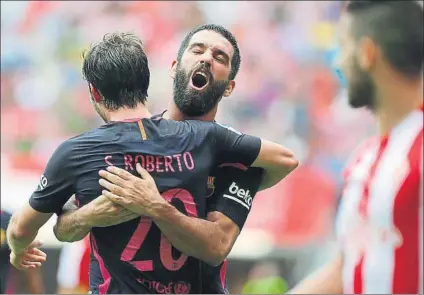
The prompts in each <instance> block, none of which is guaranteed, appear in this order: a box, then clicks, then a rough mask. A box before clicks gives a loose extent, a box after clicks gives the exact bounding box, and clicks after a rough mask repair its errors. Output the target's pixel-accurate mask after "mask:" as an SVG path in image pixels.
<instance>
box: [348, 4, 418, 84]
mask: <svg viewBox="0 0 424 295" xmlns="http://www.w3.org/2000/svg"><path fill="white" fill-rule="evenodd" d="M346 12H347V13H349V14H350V15H352V16H353V33H354V36H355V38H356V39H360V38H362V37H364V36H369V37H370V38H371V39H372V40H373V41H374V42H376V43H377V44H378V45H379V46H380V48H381V50H382V52H383V54H384V56H385V58H386V59H387V61H388V62H389V63H390V64H391V65H392V67H393V68H394V69H395V70H397V71H399V72H400V73H402V74H404V75H405V76H408V77H411V78H417V77H419V76H420V75H421V73H422V68H423V9H422V7H421V5H420V4H419V3H418V1H376V0H374V1H349V2H348V4H347V5H346Z"/></svg>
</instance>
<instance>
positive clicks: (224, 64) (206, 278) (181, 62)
mask: <svg viewBox="0 0 424 295" xmlns="http://www.w3.org/2000/svg"><path fill="white" fill-rule="evenodd" d="M240 60H241V58H240V51H239V48H238V45H237V41H236V39H235V38H234V36H233V35H232V34H231V33H230V32H229V31H228V30H226V29H225V28H223V27H222V26H217V25H203V26H199V27H197V28H195V29H193V30H192V31H191V32H189V33H188V34H187V35H186V37H185V38H184V40H183V42H182V43H181V45H180V49H179V52H178V57H177V58H176V60H174V61H173V63H172V68H171V76H172V78H174V96H173V100H171V102H170V105H169V110H168V111H166V112H165V113H164V114H162V115H163V116H164V117H166V118H168V119H173V120H184V119H190V118H196V119H200V120H206V121H212V120H214V118H215V114H216V112H217V108H218V103H219V101H220V100H221V98H222V96H229V95H230V94H231V92H232V90H234V87H235V81H234V78H235V77H236V75H237V72H238V70H239V67H240ZM202 82H203V83H205V85H203V88H202V89H198V88H196V85H195V84H196V83H202ZM198 86H200V85H198ZM227 88H228V91H227ZM286 165H287V174H288V173H289V172H290V171H291V170H293V169H294V168H295V167H296V166H297V163H296V161H293V159H289V161H287V163H286ZM132 168H134V169H135V168H136V167H132ZM113 169H114V170H113V172H115V173H119V174H120V173H124V170H122V169H119V168H113ZM130 169H131V168H130ZM140 169H141V170H143V169H142V168H140ZM147 169H149V168H148V167H147ZM144 171H145V170H144ZM262 171H263V170H262V169H261V168H254V167H252V168H249V169H248V170H247V171H242V170H240V169H237V168H234V167H222V168H218V169H215V170H214V171H212V173H211V174H210V177H209V178H208V185H209V186H210V190H211V191H212V192H208V195H206V197H207V199H206V204H207V215H206V216H207V217H206V220H202V219H197V218H193V217H190V216H186V215H182V214H178V215H176V214H175V213H176V211H175V210H171V211H167V212H166V213H169V215H166V213H162V214H161V216H162V218H166V220H165V221H162V222H160V221H158V220H156V221H155V223H156V225H158V226H159V228H160V229H161V231H162V233H163V234H164V235H165V236H166V237H167V238H168V239H169V240H170V242H171V244H172V245H173V246H174V247H176V248H177V249H178V250H180V251H181V252H182V253H184V254H186V255H188V256H193V257H195V258H198V259H200V260H202V261H206V263H203V264H202V269H201V278H202V281H203V283H202V292H203V293H211V294H217V293H225V292H226V282H225V277H226V275H225V274H226V261H224V262H223V263H222V261H223V260H224V259H225V258H226V257H227V255H228V253H229V252H230V250H231V248H232V246H233V245H234V242H235V240H236V238H237V237H238V235H239V233H240V231H241V229H242V228H243V225H244V223H245V221H246V219H247V216H248V214H249V212H250V209H251V205H252V200H253V198H254V196H255V194H256V192H257V191H258V189H259V186H260V184H261V180H262ZM101 173H103V174H102V175H103V176H104V177H105V179H108V180H109V181H111V182H112V183H114V182H113V180H114V179H119V180H120V181H121V185H125V186H126V187H125V186H124V187H123V188H126V190H124V191H123V192H121V194H120V196H121V197H123V198H124V199H125V200H126V201H127V202H133V204H127V207H128V208H129V209H132V210H133V211H135V212H137V207H140V208H141V209H142V208H143V207H145V203H144V202H143V199H141V198H140V196H144V197H145V198H150V197H151V195H153V196H154V195H159V192H158V190H157V188H156V186H155V183H154V181H153V179H152V178H147V179H146V177H148V176H147V172H144V174H145V175H146V177H145V180H146V181H145V182H143V181H141V179H139V178H137V177H135V176H134V177H132V176H131V175H130V174H129V173H127V174H126V175H124V176H123V178H121V177H118V178H117V177H114V176H113V175H112V174H111V173H109V172H105V171H102V172H101ZM105 183H106V184H109V182H105ZM114 184H116V185H118V183H116V182H115V183H114ZM109 185H110V184H109ZM199 185H200V186H204V185H205V184H204V183H199ZM268 186H269V184H268ZM266 187H267V184H266V183H262V186H261V188H262V189H263V188H266ZM131 188H132V189H133V190H132V191H131V193H132V195H126V194H125V192H127V191H128V192H129V191H130V189H131ZM242 192H244V198H240V196H239V194H240V193H242ZM116 193H117V194H118V192H116ZM106 194H107V193H106ZM211 194H212V195H211ZM112 200H113V199H112ZM115 201H116V199H115ZM134 203H135V204H134ZM133 205H134V206H133ZM130 206H132V208H130ZM67 207H68V209H69V206H67ZM119 208H120V206H113V204H112V203H111V202H108V201H107V200H105V198H104V197H103V196H102V197H100V198H98V199H97V200H96V201H95V202H92V203H90V204H89V206H85V207H83V208H81V209H79V210H77V211H75V212H69V213H66V214H63V215H61V216H60V218H59V219H58V223H57V225H56V227H55V233H56V236H57V237H58V239H59V240H62V241H68V242H70V241H76V240H79V239H81V238H82V237H83V236H85V235H86V234H87V233H88V232H89V231H90V229H91V227H93V226H107V225H112V224H119V223H122V222H124V221H126V220H128V219H127V218H131V214H127V213H129V212H128V211H126V210H120V209H119ZM135 216H138V215H135ZM142 249H143V248H142V247H141V250H140V251H142ZM217 264H220V265H218V266H216V267H213V266H211V265H217ZM95 268H98V267H96V261H95V260H94V259H93V260H92V271H91V272H90V276H91V279H90V282H91V284H90V285H91V290H92V291H93V292H96V290H97V289H98V287H97V286H98V285H101V283H102V282H103V279H102V278H101V276H100V278H96V276H95V274H96V273H99V272H98V271H95V270H93V269H95ZM146 284H147V283H146Z"/></svg>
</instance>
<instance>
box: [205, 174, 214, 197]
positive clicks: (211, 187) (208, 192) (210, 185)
mask: <svg viewBox="0 0 424 295" xmlns="http://www.w3.org/2000/svg"><path fill="white" fill-rule="evenodd" d="M214 191H215V177H214V176H208V182H207V189H206V198H208V197H210V196H212V194H213V193H214Z"/></svg>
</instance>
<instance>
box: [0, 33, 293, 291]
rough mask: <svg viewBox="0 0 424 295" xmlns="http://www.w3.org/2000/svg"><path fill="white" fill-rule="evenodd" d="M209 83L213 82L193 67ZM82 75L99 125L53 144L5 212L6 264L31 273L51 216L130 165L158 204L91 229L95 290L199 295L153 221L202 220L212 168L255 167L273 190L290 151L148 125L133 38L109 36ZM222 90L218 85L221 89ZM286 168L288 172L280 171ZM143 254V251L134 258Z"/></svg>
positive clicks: (224, 133) (188, 128) (151, 121)
mask: <svg viewBox="0 0 424 295" xmlns="http://www.w3.org/2000/svg"><path fill="white" fill-rule="evenodd" d="M197 73H202V74H201V75H205V76H206V77H207V79H208V82H209V83H213V82H214V77H213V76H210V75H209V72H208V70H207V68H205V66H204V64H203V63H201V64H199V66H197V68H196V70H195V73H194V75H196V74H197ZM83 74H84V77H85V78H86V80H87V81H88V86H89V87H88V88H89V92H90V96H91V98H92V102H93V105H94V108H95V109H96V111H97V112H98V113H99V115H100V116H101V117H102V118H103V119H104V120H105V121H106V122H107V124H106V125H103V126H101V127H100V128H97V129H94V130H92V131H89V132H86V133H84V134H82V135H79V136H76V137H74V138H71V139H69V140H67V141H65V142H64V143H62V144H61V145H60V146H59V147H58V148H57V150H56V151H55V152H54V154H53V155H52V157H51V158H50V160H49V162H48V164H47V167H46V169H45V171H44V174H43V177H42V180H41V181H40V184H39V186H38V188H37V190H36V191H35V192H34V193H33V195H32V196H31V198H30V201H29V204H27V205H26V206H24V208H22V209H21V210H20V211H18V212H17V213H16V214H14V215H13V217H12V219H11V222H10V225H9V228H8V233H7V235H8V242H9V245H10V247H11V250H12V253H11V258H10V260H11V263H12V264H13V265H14V266H15V267H17V268H19V269H24V268H27V267H28V266H33V264H32V263H31V262H28V261H27V260H26V259H25V257H26V256H27V253H26V251H25V249H26V247H27V246H28V245H30V244H31V243H32V242H33V241H34V239H35V237H36V235H37V233H38V230H39V228H40V227H41V226H42V225H43V224H44V223H45V222H46V221H47V220H48V219H49V218H50V217H51V215H52V214H53V213H60V211H61V209H62V207H63V206H64V204H65V203H66V202H67V201H68V200H69V198H70V197H71V196H72V195H73V194H75V196H76V200H77V202H78V204H79V206H84V205H86V204H88V203H90V202H91V201H92V200H93V199H96V198H97V197H98V196H99V195H100V193H101V187H100V185H99V181H98V172H99V170H100V169H105V168H106V167H107V166H110V165H115V166H117V167H122V168H125V169H127V170H128V171H131V172H133V173H135V172H134V170H132V169H131V167H134V165H135V164H136V163H142V164H143V165H145V167H151V168H152V171H151V173H152V175H153V177H154V178H155V180H156V183H157V185H158V188H159V190H160V191H161V192H162V196H161V197H156V198H151V199H150V200H149V204H147V206H146V207H144V208H143V210H140V211H138V212H136V213H137V214H138V215H143V217H142V218H136V219H133V220H130V221H128V222H125V223H122V224H119V225H117V226H109V227H103V228H101V227H95V228H92V229H91V233H92V235H91V244H92V247H93V251H94V254H95V256H96V259H97V261H98V262H99V264H100V270H101V272H102V276H103V278H104V280H105V281H104V284H102V285H101V287H100V290H99V291H100V293H152V292H167V293H170V292H176V293H188V292H190V293H198V292H199V291H201V282H200V280H199V275H200V264H199V262H198V260H197V259H195V258H192V257H187V256H186V255H183V254H181V253H179V251H177V250H175V249H174V248H173V247H172V245H171V244H170V243H169V241H168V240H167V239H166V238H165V237H164V236H163V234H162V233H161V232H160V230H159V229H158V227H156V225H154V224H153V221H157V222H162V221H166V222H168V220H166V219H163V218H162V216H164V215H165V216H166V214H165V213H166V212H169V211H174V212H175V214H180V215H183V214H181V213H180V212H179V210H177V209H176V208H175V207H174V206H171V205H170V203H169V202H172V203H173V204H174V205H175V206H177V207H178V208H179V209H181V210H182V211H184V212H186V214H188V215H190V216H194V217H197V216H199V217H201V218H205V217H206V216H205V212H206V200H205V195H206V186H199V185H198V183H202V182H203V183H206V181H207V179H208V176H209V172H210V171H211V170H212V169H213V168H214V167H218V166H220V165H228V163H236V164H237V165H238V166H242V167H249V166H253V167H262V168H264V170H265V173H264V182H265V183H268V182H269V184H270V185H272V184H273V183H275V182H277V181H279V180H281V179H282V178H283V177H284V176H286V175H287V173H288V172H289V171H290V170H291V169H292V164H293V162H295V160H294V159H293V154H292V153H291V152H290V151H288V150H287V149H285V148H284V147H282V146H280V145H277V144H275V143H272V142H269V141H266V140H261V139H259V138H257V137H253V136H249V135H245V134H241V133H238V132H234V131H233V130H230V129H229V128H225V127H223V126H221V125H218V124H216V123H213V122H201V121H185V122H178V121H169V120H165V119H162V118H160V117H156V118H150V114H149V112H148V110H147V108H146V107H145V102H146V99H147V89H148V85H149V80H150V73H149V68H148V61H147V57H146V55H145V54H144V51H143V48H142V44H141V41H140V40H139V39H138V38H137V37H136V36H134V35H131V34H110V35H107V36H105V37H104V38H103V40H102V41H101V42H99V43H97V44H95V45H94V46H93V47H92V48H91V49H90V50H89V51H88V52H87V54H86V55H85V58H84V63H83ZM230 88H231V85H230V83H228V85H227V86H226V88H225V91H229V89H230ZM288 164H289V165H288ZM141 248H142V251H139V250H140V249H141Z"/></svg>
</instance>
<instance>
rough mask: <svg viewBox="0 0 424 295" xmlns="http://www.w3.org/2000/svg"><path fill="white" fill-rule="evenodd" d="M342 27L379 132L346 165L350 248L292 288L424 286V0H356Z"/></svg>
mask: <svg viewBox="0 0 424 295" xmlns="http://www.w3.org/2000/svg"><path fill="white" fill-rule="evenodd" d="M340 31H341V32H340V43H341V44H340V45H341V55H340V67H341V69H342V71H343V73H344V75H345V77H346V81H347V87H348V99H349V103H350V105H351V106H352V107H353V108H361V107H366V108H368V109H370V110H371V111H372V112H373V114H374V116H375V118H376V120H377V122H378V128H379V134H378V136H376V137H375V138H372V139H370V140H368V141H366V142H365V143H364V144H363V145H362V146H360V147H359V148H358V149H357V151H356V152H354V154H353V156H352V158H351V160H350V161H349V162H348V165H347V168H346V170H345V173H344V190H343V196H342V201H341V207H340V210H339V217H338V221H337V234H338V237H339V246H340V251H339V252H338V254H337V255H335V258H334V260H333V261H331V262H330V263H329V264H328V265H326V266H325V267H323V268H322V269H321V270H318V271H317V273H316V274H314V275H312V276H311V277H310V278H308V279H306V280H305V281H304V282H302V283H300V284H299V285H298V286H297V287H296V288H294V289H293V290H292V291H291V293H292V294H311V293H314V294H340V293H346V294H422V293H423V108H422V103H423V96H422V95H423V94H422V92H423V89H422V87H423V84H422V83H423V82H422V70H423V37H424V36H423V10H422V5H420V4H419V3H418V1H351V2H349V3H348V4H347V7H346V11H345V12H344V13H343V14H342V17H341V22H340Z"/></svg>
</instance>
